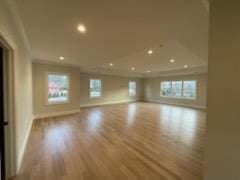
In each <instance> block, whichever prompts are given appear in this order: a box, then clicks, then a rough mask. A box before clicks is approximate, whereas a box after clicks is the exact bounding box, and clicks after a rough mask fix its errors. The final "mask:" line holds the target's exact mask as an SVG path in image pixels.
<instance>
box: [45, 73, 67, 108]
mask: <svg viewBox="0 0 240 180" xmlns="http://www.w3.org/2000/svg"><path fill="white" fill-rule="evenodd" d="M68 83H69V82H68V76H66V75H48V102H49V103H54V102H64V101H68V87H69V85H68Z"/></svg>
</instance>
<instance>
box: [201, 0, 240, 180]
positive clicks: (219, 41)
mask: <svg viewBox="0 0 240 180" xmlns="http://www.w3.org/2000/svg"><path fill="white" fill-rule="evenodd" d="M239 20H240V1H239V0H235V1H229V0H211V6H210V41H209V42H210V44H209V70H208V109H207V121H206V123H207V124H206V125H207V129H206V130H207V131H206V132H207V138H206V139H207V143H206V150H205V178H204V179H205V180H239V179H240V141H239V138H240V23H239Z"/></svg>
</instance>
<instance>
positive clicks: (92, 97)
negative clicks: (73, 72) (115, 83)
mask: <svg viewBox="0 0 240 180" xmlns="http://www.w3.org/2000/svg"><path fill="white" fill-rule="evenodd" d="M91 80H98V81H100V82H101V91H100V95H99V96H91V88H90V85H91ZM88 88H89V91H88V93H89V97H90V98H91V99H94V98H101V97H102V91H103V85H102V79H97V78H90V79H89V84H88Z"/></svg>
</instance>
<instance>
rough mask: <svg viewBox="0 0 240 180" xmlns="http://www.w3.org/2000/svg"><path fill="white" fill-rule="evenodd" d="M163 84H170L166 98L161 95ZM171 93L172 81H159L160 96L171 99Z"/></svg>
mask: <svg viewBox="0 0 240 180" xmlns="http://www.w3.org/2000/svg"><path fill="white" fill-rule="evenodd" d="M164 82H169V83H170V88H169V95H168V96H164V95H162V83H164ZM171 91H172V81H169V80H166V81H161V82H160V96H161V97H166V98H168V97H171Z"/></svg>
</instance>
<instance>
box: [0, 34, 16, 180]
mask: <svg viewBox="0 0 240 180" xmlns="http://www.w3.org/2000/svg"><path fill="white" fill-rule="evenodd" d="M13 72H14V71H13V50H12V49H11V48H10V46H9V45H8V43H6V41H4V38H2V36H0V96H1V98H0V173H1V174H0V177H1V180H5V179H9V178H11V177H13V176H14V175H15V174H16V162H17V161H16V151H15V150H16V148H15V144H16V143H15V129H14V127H15V126H14V115H15V113H14V112H15V111H14V93H13V92H14V91H13V89H14V88H13V87H14V78H13V77H14V74H13Z"/></svg>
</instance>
